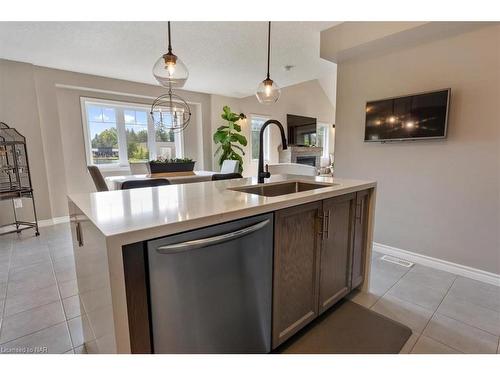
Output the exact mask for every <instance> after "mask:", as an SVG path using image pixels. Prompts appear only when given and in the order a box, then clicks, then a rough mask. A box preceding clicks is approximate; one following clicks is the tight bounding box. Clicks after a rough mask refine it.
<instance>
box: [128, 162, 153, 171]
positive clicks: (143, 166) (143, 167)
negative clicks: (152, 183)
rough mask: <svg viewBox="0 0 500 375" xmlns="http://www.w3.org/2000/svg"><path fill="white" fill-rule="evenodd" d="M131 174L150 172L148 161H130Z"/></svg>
mask: <svg viewBox="0 0 500 375" xmlns="http://www.w3.org/2000/svg"><path fill="white" fill-rule="evenodd" d="M129 166H130V174H148V173H149V168H148V163H143V162H140V163H130V164H129Z"/></svg>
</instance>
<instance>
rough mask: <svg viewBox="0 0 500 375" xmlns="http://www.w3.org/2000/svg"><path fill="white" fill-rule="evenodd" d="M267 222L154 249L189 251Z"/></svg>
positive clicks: (241, 234) (254, 229) (177, 251)
mask: <svg viewBox="0 0 500 375" xmlns="http://www.w3.org/2000/svg"><path fill="white" fill-rule="evenodd" d="M269 222H270V221H269V219H266V220H264V221H261V222H260V223H257V224H254V225H251V226H249V227H246V228H243V229H238V230H236V231H234V232H230V233H224V234H220V235H218V236H214V237H208V238H201V239H198V240H190V241H185V242H180V243H175V244H172V245H165V246H160V247H159V248H157V249H156V251H157V252H158V253H159V254H175V253H181V252H184V251H190V250H195V249H201V248H203V247H208V246H213V245H217V244H220V243H223V242H227V241H231V240H234V239H237V238H240V237H243V236H246V235H248V234H250V233H253V232H256V231H258V230H260V229H262V228H264V227H265V226H266V225H267V224H269Z"/></svg>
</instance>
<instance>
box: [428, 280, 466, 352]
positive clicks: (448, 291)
mask: <svg viewBox="0 0 500 375" xmlns="http://www.w3.org/2000/svg"><path fill="white" fill-rule="evenodd" d="M457 277H458V275H455V278H454V279H453V282H452V283H451V285H450V287H449V288H448V290H447V291H446V294H445V295H444V297H443V299H442V300H441V302H440V303H439V305H438V307H437V308H436V310H434V312H433V313H432V316H431V318H430V319H429V320H428V321H427V324H426V325H425V327H424V329H423V330H422V335H423V336H426V337H429V338H431V339H433V340H434V341H437V342H439V343H440V344H443V345H445V346H447V347H448V348H452V349H453V350H456V351H458V352H460V353H463V352H462V351H461V350H460V349H457V348H455V347H453V346H451V345H449V344H445V343H444V342H441V341H440V340H438V339H436V338H434V337H430V336H427V335H425V334H424V332H425V330H426V329H427V327H428V326H429V324H430V322H431V321H432V319H434V317H435V316H436V314H437V313H438V312H437V311H438V310H439V307H440V306H441V305H442V303H443V301H444V300H445V298H446V296H447V295H448V294H449V293H450V290H451V288H452V287H453V285H455V281H456V280H457ZM439 314H441V313H439ZM442 315H444V316H446V317H448V318H450V319H453V318H451V317H449V316H447V315H445V314H442ZM453 320H455V321H457V322H460V323H463V324H466V323H465V322H461V321H460V320H457V319H453ZM466 325H468V324H466ZM464 354H467V353H464Z"/></svg>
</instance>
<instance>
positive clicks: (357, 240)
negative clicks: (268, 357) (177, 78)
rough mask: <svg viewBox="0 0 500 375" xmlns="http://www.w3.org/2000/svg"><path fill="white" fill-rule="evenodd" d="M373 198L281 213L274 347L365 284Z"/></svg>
mask: <svg viewBox="0 0 500 375" xmlns="http://www.w3.org/2000/svg"><path fill="white" fill-rule="evenodd" d="M369 194H370V191H369V190H364V191H360V192H357V193H349V194H344V195H340V196H337V197H333V198H328V199H325V200H323V201H318V202H313V203H308V204H304V205H300V206H295V207H291V208H286V209H283V210H280V211H276V213H275V238H274V277H273V329H272V331H273V333H272V346H273V348H276V347H277V346H279V345H280V344H282V343H283V342H285V341H286V340H287V339H288V338H290V337H291V336H293V335H294V334H295V333H296V332H297V331H299V330H300V329H301V328H303V327H304V326H306V325H307V324H308V323H309V322H311V321H312V320H314V319H315V318H316V317H317V316H318V315H320V314H322V313H323V312H324V311H326V310H328V309H329V308H330V307H331V306H333V305H334V304H335V303H337V302H338V301H339V300H340V299H342V298H343V297H345V296H346V295H347V294H348V293H349V292H350V291H351V290H352V289H353V288H356V287H358V286H359V285H361V283H362V282H363V280H364V275H365V269H364V268H365V256H366V246H367V231H368V211H369V207H368V204H369V198H370V195H369Z"/></svg>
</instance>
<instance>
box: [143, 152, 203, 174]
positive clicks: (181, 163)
mask: <svg viewBox="0 0 500 375" xmlns="http://www.w3.org/2000/svg"><path fill="white" fill-rule="evenodd" d="M195 163H196V162H195V161H193V159H190V158H174V159H167V158H164V157H161V156H159V157H158V158H157V159H156V160H151V161H150V162H149V163H148V166H149V173H151V174H152V173H169V172H190V171H192V170H193V169H194V164H195Z"/></svg>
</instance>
